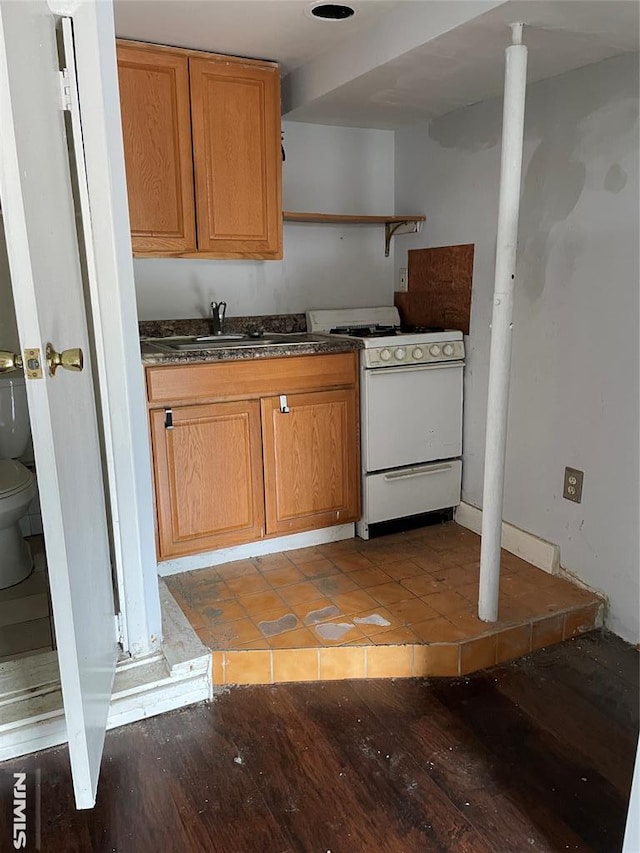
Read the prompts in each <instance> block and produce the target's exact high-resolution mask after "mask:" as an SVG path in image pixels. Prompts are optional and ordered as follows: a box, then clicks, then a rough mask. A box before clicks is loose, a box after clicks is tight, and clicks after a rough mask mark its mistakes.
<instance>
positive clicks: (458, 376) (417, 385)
mask: <svg viewBox="0 0 640 853" xmlns="http://www.w3.org/2000/svg"><path fill="white" fill-rule="evenodd" d="M462 371H463V365H462V362H447V363H445V364H424V365H420V366H413V365H412V366H410V367H382V368H379V369H378V370H365V371H364V381H363V389H362V402H363V409H364V414H363V445H364V463H365V469H366V471H367V472H371V471H384V470H386V469H388V468H400V467H402V466H403V465H416V464H418V463H421V462H435V461H437V460H440V459H453V458H455V457H456V456H460V454H461V453H462Z"/></svg>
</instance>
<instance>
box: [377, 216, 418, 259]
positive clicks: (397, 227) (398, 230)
mask: <svg viewBox="0 0 640 853" xmlns="http://www.w3.org/2000/svg"><path fill="white" fill-rule="evenodd" d="M421 230H422V222H416V221H415V220H414V221H411V220H408V219H407V220H405V221H403V222H385V224H384V256H385V258H388V257H389V248H390V247H391V238H392V237H395V235H396V234H418V233H419V232H420V231H421Z"/></svg>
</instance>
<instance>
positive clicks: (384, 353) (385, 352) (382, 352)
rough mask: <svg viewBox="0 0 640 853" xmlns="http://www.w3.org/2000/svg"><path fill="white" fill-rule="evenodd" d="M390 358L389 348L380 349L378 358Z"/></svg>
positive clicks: (383, 359) (382, 359) (385, 359)
mask: <svg viewBox="0 0 640 853" xmlns="http://www.w3.org/2000/svg"><path fill="white" fill-rule="evenodd" d="M390 358H391V350H390V349H383V350H380V360H381V361H389V359H390Z"/></svg>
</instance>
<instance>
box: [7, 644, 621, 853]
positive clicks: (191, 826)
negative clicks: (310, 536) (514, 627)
mask: <svg viewBox="0 0 640 853" xmlns="http://www.w3.org/2000/svg"><path fill="white" fill-rule="evenodd" d="M637 731H638V653H637V651H635V650H634V649H632V648H631V647H630V646H627V645H625V644H624V643H622V642H621V641H619V640H617V638H615V637H613V636H612V635H609V634H606V633H604V632H601V633H596V634H592V635H588V636H585V637H582V638H580V639H577V640H574V641H571V642H568V643H564V644H561V645H559V646H554V647H552V648H549V649H547V650H544V651H541V652H538V653H536V654H533V655H530V656H529V657H527V658H524V659H522V660H520V661H518V662H516V663H513V664H511V665H503V666H500V667H497V668H495V669H492V670H489V671H487V672H483V673H479V674H477V675H475V676H472V677H469V678H459V679H439V680H438V679H430V680H428V681H427V680H420V679H406V680H397V681H387V680H384V681H383V680H379V681H349V682H333V683H330V682H324V683H321V684H297V685H280V686H273V687H247V688H237V689H234V690H232V691H231V692H228V693H225V694H223V695H220V696H219V697H218V698H217V699H216V700H215V701H214V702H213V703H211V704H204V705H198V706H194V707H191V708H188V709H185V710H183V711H177V712H173V713H170V714H165V715H163V716H161V717H155V718H153V719H150V720H147V721H144V722H140V723H136V724H134V725H131V726H127V727H124V728H122V729H119V730H117V731H113V732H110V733H108V734H107V741H106V746H105V755H104V761H103V766H102V772H101V777H100V788H99V793H98V802H97V805H96V808H95V809H94V810H93V811H88V812H76V811H75V808H74V805H73V793H72V788H71V783H70V776H69V769H68V756H67V752H66V749H56V750H49V751H47V752H42V753H39V754H36V755H32V756H28V757H26V758H24V759H19V760H15V761H11V762H6V763H5V764H2V765H0V783H1V785H2V803H3V810H2V814H1V815H0V850H3V851H4V850H10V849H12V836H11V807H12V796H13V794H12V786H13V775H12V774H13V773H14V772H15V771H18V770H24V771H26V772H27V774H28V777H27V786H28V787H27V802H28V816H29V819H28V835H29V849H35V846H34V845H35V837H34V830H35V826H36V821H37V817H36V814H35V810H36V805H37V802H36V801H38V799H39V806H40V811H41V820H40V825H41V849H42V850H43V851H45V853H49V851H56V853H58V851H65V853H66V851H69V852H70V851H82V853H86V851H91V853H93V851H118V853H134V852H135V853H147V851H149V853H152V851H153V853H155V851H158V853H165V851H167V853H169V851H180V853H184V852H185V851H214V853H217V851H220V853H271V851H273V853H285V851H291V853H298V851H301V853H302V851H304V853H306V851H309V853H328V851H330V853H352V851H353V853H356V851H376V853H377V851H382V853H401V851H403V853H414V852H415V853H417V851H452V853H485V851H498V853H517V851H529V850H538V851H541V850H547V851H564V850H580V851H598V853H615V851H619V850H620V849H621V845H622V836H623V832H624V823H625V817H626V808H627V799H628V795H629V788H630V780H631V774H632V771H633V760H634V755H635V745H636V738H637ZM38 780H39V785H40V792H41V796H40V798H38V796H37V793H38V789H37V784H38Z"/></svg>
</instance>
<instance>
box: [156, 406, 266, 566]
mask: <svg viewBox="0 0 640 853" xmlns="http://www.w3.org/2000/svg"><path fill="white" fill-rule="evenodd" d="M167 420H168V419H167V413H166V411H165V410H164V409H159V410H154V411H152V412H151V438H152V448H153V455H154V475H155V490H156V507H157V523H158V555H159V558H160V559H166V558H168V557H173V556H178V555H182V554H194V553H198V552H201V551H208V550H212V549H214V548H222V547H226V546H228V545H237V544H240V543H242V542H249V541H252V540H254V539H259V538H260V537H261V536H263V535H264V502H263V480H262V452H261V439H260V406H259V403H258V401H241V402H238V403H215V404H212V405H199V406H179V407H175V408H174V409H173V410H172V411H171V421H172V423H173V426H172V427H170V428H167V425H166V424H167Z"/></svg>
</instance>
